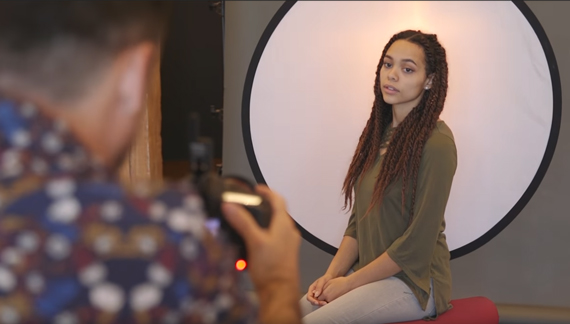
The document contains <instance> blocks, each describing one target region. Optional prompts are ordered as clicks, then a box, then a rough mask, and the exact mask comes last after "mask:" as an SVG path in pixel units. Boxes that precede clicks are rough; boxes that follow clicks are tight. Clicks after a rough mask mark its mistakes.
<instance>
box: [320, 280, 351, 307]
mask: <svg viewBox="0 0 570 324" xmlns="http://www.w3.org/2000/svg"><path fill="white" fill-rule="evenodd" d="M352 289H354V288H353V287H352V284H351V282H350V279H349V277H338V278H334V279H331V280H329V281H327V283H326V284H325V286H324V288H323V292H322V293H321V294H320V296H319V297H318V300H319V301H320V302H325V303H330V302H332V301H333V300H335V299H337V298H338V297H340V296H342V295H344V294H346V293H347V292H349V291H351V290H352Z"/></svg>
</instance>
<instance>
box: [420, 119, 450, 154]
mask: <svg viewBox="0 0 570 324" xmlns="http://www.w3.org/2000/svg"><path fill="white" fill-rule="evenodd" d="M425 149H426V150H430V151H431V150H433V151H442V150H443V151H447V150H452V151H455V150H456V147H455V137H454V136H453V132H452V131H451V128H450V127H449V126H448V125H447V124H446V123H445V122H444V121H443V120H441V119H440V120H438V121H437V124H436V125H435V128H434V129H433V132H432V133H431V135H430V137H429V138H428V140H427V142H426V145H425Z"/></svg>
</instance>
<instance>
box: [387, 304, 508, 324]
mask: <svg viewBox="0 0 570 324" xmlns="http://www.w3.org/2000/svg"><path fill="white" fill-rule="evenodd" d="M451 304H452V305H453V308H452V309H450V310H448V311H447V312H445V313H443V314H441V315H440V316H438V318H437V319H436V320H435V321H429V322H426V321H424V320H417V321H411V322H401V324H404V323H405V324H426V323H428V324H429V323H434V324H498V323H499V312H498V311H497V307H496V306H495V304H494V303H493V302H492V301H491V300H489V299H487V298H485V297H470V298H463V299H455V300H452V301H451ZM394 324H399V323H394Z"/></svg>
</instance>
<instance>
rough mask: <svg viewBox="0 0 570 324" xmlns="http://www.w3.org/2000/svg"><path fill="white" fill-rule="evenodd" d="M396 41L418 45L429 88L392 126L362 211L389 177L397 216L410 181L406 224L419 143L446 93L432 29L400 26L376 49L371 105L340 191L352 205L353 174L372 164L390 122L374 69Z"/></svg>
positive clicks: (439, 51)
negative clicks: (397, 191) (397, 195)
mask: <svg viewBox="0 0 570 324" xmlns="http://www.w3.org/2000/svg"><path fill="white" fill-rule="evenodd" d="M397 40H406V41H408V42H411V43H414V44H416V45H419V46H420V47H422V49H423V51H424V56H425V63H426V76H430V75H433V79H432V85H431V88H430V90H429V91H424V94H423V96H422V98H421V100H420V103H419V104H418V106H416V107H415V108H414V109H412V111H410V113H409V114H408V115H407V116H406V118H405V119H404V120H403V121H402V122H401V123H400V125H398V127H397V128H396V129H395V130H394V134H393V137H392V139H391V140H390V145H389V146H388V148H387V150H386V153H385V155H384V158H383V161H382V165H381V172H380V174H379V175H378V176H377V178H376V184H375V186H374V191H373V193H372V200H371V202H370V205H369V206H368V210H367V211H366V213H365V215H368V213H369V212H370V211H371V210H372V208H373V207H374V206H375V205H376V204H379V203H380V202H381V201H382V198H383V195H384V192H385V190H386V188H387V187H388V186H389V185H390V184H391V183H392V182H393V181H395V180H397V179H401V180H402V216H403V215H404V210H405V203H406V193H407V192H408V191H409V188H410V186H411V205H410V215H409V220H408V225H409V224H410V223H411V221H412V218H413V216H414V207H415V199H416V187H417V183H418V171H419V168H420V160H421V157H422V151H423V148H424V145H425V143H426V142H427V140H428V138H429V136H430V135H431V133H432V131H433V129H434V127H435V126H436V123H437V120H438V119H439V115H440V114H441V111H442V110H443V104H444V102H445V97H446V95H447V74H448V71H447V60H446V55H445V49H444V48H443V47H442V46H441V44H440V43H439V41H438V40H437V36H436V35H434V34H424V33H422V32H421V31H419V30H418V31H415V30H406V31H402V32H400V33H398V34H395V35H394V36H392V38H391V39H390V41H389V42H388V44H386V46H385V47H384V50H383V51H382V56H381V57H380V62H379V63H378V67H377V69H376V79H375V82H374V96H375V98H374V104H373V106H372V113H371V114H370V118H369V119H368V122H367V123H366V127H365V128H364V130H363V131H362V135H360V139H359V141H358V146H357V147H356V151H355V152H354V156H353V158H352V162H351V163H350V167H349V169H348V172H347V175H346V178H345V180H344V184H343V187H342V192H343V194H344V209H346V208H347V207H349V208H351V207H352V205H353V188H355V185H356V184H357V182H359V180H358V179H359V178H360V179H362V178H361V176H362V175H364V174H365V173H366V172H367V171H368V170H370V168H371V167H372V166H373V165H374V162H375V160H376V158H377V157H378V154H379V153H380V144H381V143H380V142H381V139H382V134H384V131H385V130H386V128H387V127H388V125H389V124H390V123H391V122H392V105H390V104H387V103H386V102H385V101H384V99H383V97H382V92H381V89H380V70H381V68H382V66H383V64H384V57H385V56H386V52H387V51H388V49H389V48H390V46H392V44H393V43H394V42H395V41H397Z"/></svg>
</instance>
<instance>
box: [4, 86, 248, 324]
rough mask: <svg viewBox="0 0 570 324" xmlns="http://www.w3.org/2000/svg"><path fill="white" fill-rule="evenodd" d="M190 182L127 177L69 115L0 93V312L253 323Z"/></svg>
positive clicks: (43, 317) (65, 323)
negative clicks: (157, 183) (72, 127)
mask: <svg viewBox="0 0 570 324" xmlns="http://www.w3.org/2000/svg"><path fill="white" fill-rule="evenodd" d="M205 228H206V227H205V215H204V214H203V208H202V200H201V199H200V197H199V196H198V195H197V193H196V192H195V191H194V190H193V188H192V187H191V186H190V185H189V184H185V183H179V184H175V185H169V186H168V187H164V188H162V189H160V190H150V189H149V188H145V187H137V188H136V190H133V191H132V192H131V191H128V190H127V189H124V188H122V187H121V186H120V185H119V184H118V181H117V178H116V176H115V175H114V174H113V173H112V172H110V171H109V170H106V169H105V168H103V167H102V166H101V164H100V163H97V161H95V160H94V158H93V157H92V156H90V154H89V153H88V152H87V151H86V150H85V149H84V148H83V147H82V146H81V145H80V144H79V142H78V141H77V140H76V139H75V138H74V136H73V135H72V134H71V132H69V131H67V129H66V126H65V125H64V124H63V123H62V122H60V121H57V120H50V119H49V118H47V117H46V116H44V115H42V114H41V113H40V111H39V109H37V107H34V105H32V104H29V103H19V102H16V101H12V100H8V99H3V98H2V97H0V323H3V324H11V323H55V324H75V323H101V324H111V323H122V324H130V323H148V324H155V323H157V324H158V323H232V324H233V323H253V322H255V318H256V316H257V307H256V306H255V305H252V304H251V303H250V301H249V299H248V298H247V296H246V295H245V293H244V292H243V291H242V290H240V289H239V287H240V280H239V276H238V273H237V272H236V271H235V269H234V268H233V260H234V251H233V249H231V248H228V246H227V245H226V244H225V243H224V242H223V241H222V240H221V239H215V238H213V237H212V235H210V233H209V232H208V231H207V230H206V229H205Z"/></svg>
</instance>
